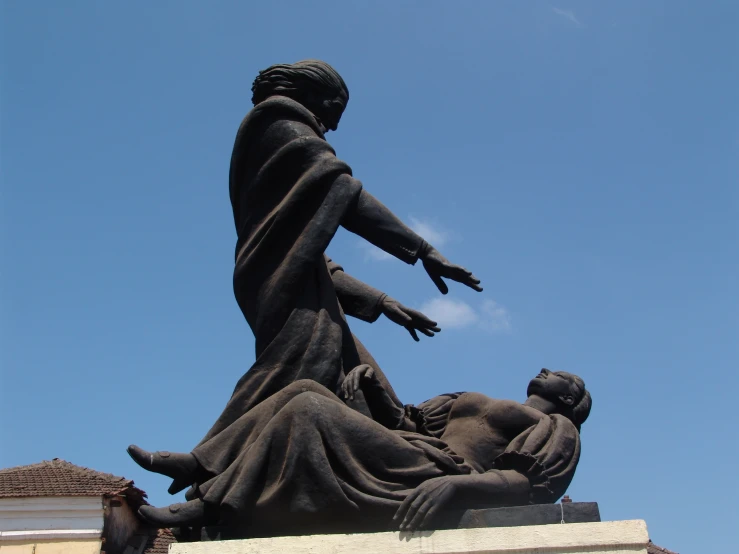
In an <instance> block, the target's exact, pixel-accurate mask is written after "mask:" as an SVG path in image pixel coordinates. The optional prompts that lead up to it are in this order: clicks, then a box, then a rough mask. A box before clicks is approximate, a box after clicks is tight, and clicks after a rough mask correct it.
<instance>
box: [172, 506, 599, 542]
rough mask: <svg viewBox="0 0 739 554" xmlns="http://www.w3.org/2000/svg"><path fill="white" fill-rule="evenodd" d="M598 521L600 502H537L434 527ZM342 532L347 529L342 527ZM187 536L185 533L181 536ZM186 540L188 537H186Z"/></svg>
mask: <svg viewBox="0 0 739 554" xmlns="http://www.w3.org/2000/svg"><path fill="white" fill-rule="evenodd" d="M563 520H564V522H565V523H595V522H599V521H600V511H599V510H598V503H597V502H564V503H561V504H534V505H532V506H514V507H507V508H486V509H484V510H462V511H451V510H450V511H446V512H442V513H439V514H438V515H437V517H436V522H435V526H434V527H435V529H436V530H437V531H440V530H447V529H478V528H483V527H485V528H488V527H520V526H523V525H549V524H553V523H561V522H562V521H563ZM393 530H394V529H389V528H388V527H387V522H384V521H383V522H373V521H371V520H369V519H366V520H365V521H364V526H363V529H361V532H363V533H377V532H383V531H393ZM196 533H197V532H195V533H191V536H192V535H195V536H192V538H191V539H190V540H198V538H199V539H200V540H201V541H223V540H234V539H249V538H255V537H254V535H253V534H252V535H250V533H254V529H238V528H236V529H234V528H230V527H219V526H211V527H203V528H202V530H201V531H200V537H198V536H197V534H196ZM339 533H342V534H343V533H344V532H343V531H340V532H339ZM182 538H185V537H182ZM180 540H182V539H180ZM185 540H187V539H185Z"/></svg>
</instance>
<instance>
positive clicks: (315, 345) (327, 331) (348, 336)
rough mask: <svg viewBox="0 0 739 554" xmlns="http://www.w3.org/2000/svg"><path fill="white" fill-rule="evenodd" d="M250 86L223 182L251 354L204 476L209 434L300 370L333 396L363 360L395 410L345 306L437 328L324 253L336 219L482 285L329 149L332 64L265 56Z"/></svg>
mask: <svg viewBox="0 0 739 554" xmlns="http://www.w3.org/2000/svg"><path fill="white" fill-rule="evenodd" d="M252 91H253V97H252V102H253V103H254V108H253V109H252V110H251V111H250V112H249V113H248V114H247V116H246V117H245V118H244V120H243V122H242V123H241V126H240V127H239V130H238V133H237V135H236V141H235V144H234V149H233V154H232V158H231V169H230V175H229V182H230V196H231V205H232V207H233V214H234V222H235V225H236V231H237V234H238V240H237V243H236V265H235V269H234V277H233V284H234V293H235V296H236V300H237V302H238V304H239V307H240V308H241V311H242V312H243V314H244V317H245V318H246V320H247V322H248V323H249V326H250V327H251V329H252V331H253V332H254V336H255V339H256V361H255V362H254V365H253V366H252V367H251V368H250V369H249V370H248V371H247V373H246V374H245V375H244V376H243V377H242V378H241V379H240V380H239V382H238V383H237V385H236V388H235V390H234V392H233V395H232V397H231V399H230V400H229V402H228V404H227V405H226V408H225V409H224V411H223V413H222V414H221V415H220V417H219V418H218V419H217V421H216V422H215V424H214V425H213V427H212V428H211V429H210V431H208V433H207V434H206V435H205V437H204V438H203V439H202V440H201V442H200V443H199V444H198V445H197V446H196V448H195V449H194V450H193V451H192V457H193V459H194V460H197V466H198V467H199V468H201V469H202V470H203V473H204V475H217V474H220V473H222V471H223V469H224V464H228V462H229V460H226V459H224V457H223V453H222V451H221V448H222V446H221V445H222V443H223V442H224V440H225V439H223V437H220V436H219V435H221V434H222V433H227V434H228V433H229V432H230V429H232V427H231V426H232V424H234V423H235V422H236V421H237V420H239V418H241V417H243V416H244V415H245V414H247V413H248V412H249V411H250V410H251V409H252V408H254V407H255V406H257V405H258V404H259V403H260V402H262V401H264V400H266V399H268V398H271V397H272V396H273V395H275V394H276V393H278V392H280V391H281V390H283V389H285V388H286V387H288V386H289V385H290V384H291V383H294V382H296V381H301V380H310V381H312V382H314V383H315V384H316V385H317V386H320V390H321V391H329V392H330V394H334V395H336V394H337V393H338V392H339V390H340V388H341V386H342V384H343V381H344V379H345V378H346V375H347V373H348V372H349V371H351V370H352V368H354V367H357V366H361V365H363V364H368V365H370V366H371V367H373V368H374V371H375V378H376V379H377V380H378V382H379V383H380V384H381V385H382V386H383V387H384V390H385V391H386V393H387V394H388V395H389V398H390V399H391V400H392V403H393V405H394V406H395V409H396V410H399V411H400V412H402V404H401V403H400V401H399V400H398V398H397V396H396V395H395V393H394V392H393V391H392V388H391V387H390V384H389V383H388V381H387V379H386V378H385V376H384V375H383V373H382V372H381V371H380V369H379V367H378V365H377V363H376V362H375V360H374V359H372V357H371V356H370V355H369V353H368V352H367V350H366V349H365V348H364V346H362V344H361V343H360V342H359V341H358V340H357V339H356V337H354V336H353V335H352V333H351V331H350V330H349V327H348V325H347V322H346V318H345V314H349V315H354V316H356V317H359V318H360V319H364V320H366V321H373V320H375V319H377V318H378V317H379V315H380V314H385V315H386V316H387V317H389V318H390V319H391V320H392V321H395V322H396V323H399V324H400V325H403V326H404V327H406V328H407V329H408V330H409V331H410V332H411V334H412V335H413V337H414V338H415V339H416V340H417V338H418V337H417V334H416V331H420V332H421V333H424V334H426V335H429V336H433V334H434V333H435V332H437V331H439V328H438V327H437V326H436V323H435V322H433V321H431V320H429V319H428V318H427V317H426V316H424V315H423V314H421V313H419V312H416V311H414V310H411V309H409V308H406V307H405V306H403V305H401V304H399V303H398V302H396V301H395V300H393V299H391V298H389V297H388V296H387V295H384V294H383V293H381V292H380V291H377V290H376V289H373V288H371V287H369V286H368V285H365V284H364V283H361V282H360V281H358V280H356V279H353V278H352V277H350V276H349V275H347V274H346V273H344V272H343V270H342V269H341V267H340V266H338V265H337V264H335V263H333V262H331V261H330V260H329V259H328V258H327V257H326V256H325V251H326V248H327V247H328V245H329V243H330V241H331V239H332V238H333V236H334V234H335V233H336V231H337V230H338V228H339V226H342V227H344V228H345V229H347V230H349V231H351V232H353V233H356V234H357V235H359V236H360V237H362V238H364V239H366V240H367V241H369V242H370V243H372V244H374V245H376V246H377V247H379V248H381V249H382V250H384V251H385V252H387V253H389V254H391V255H393V256H395V257H396V258H398V259H400V260H402V261H404V262H406V263H409V264H415V263H416V262H417V261H418V260H421V261H422V263H423V267H424V269H425V270H426V272H427V273H428V275H429V276H430V277H431V279H432V280H433V282H434V283H435V284H436V286H437V287H438V288H439V290H440V291H441V292H442V293H444V294H446V292H448V289H447V285H446V284H445V283H444V281H443V279H444V278H446V279H451V280H453V281H457V282H460V283H462V284H464V285H467V286H469V287H471V288H473V289H474V290H477V291H481V290H482V289H481V288H480V286H479V284H480V281H479V280H478V279H476V278H475V277H474V276H473V275H472V274H471V273H470V272H469V271H467V270H466V269H464V268H462V267H460V266H457V265H454V264H452V263H451V262H449V261H448V260H447V259H446V258H444V257H443V256H442V255H441V254H440V253H439V252H438V251H437V250H436V249H435V248H434V247H433V246H431V245H430V244H428V243H427V242H426V241H424V240H423V238H422V237H420V236H418V235H417V234H416V233H414V232H413V231H412V230H411V229H409V228H408V227H407V226H406V225H404V224H403V223H402V222H401V221H400V220H399V219H398V218H397V217H396V216H395V215H394V214H393V213H392V212H391V211H390V210H389V209H387V208H386V207H385V206H384V205H383V204H382V203H380V202H379V201H378V200H377V199H376V198H374V197H373V196H372V195H371V194H370V193H368V192H367V191H366V190H365V189H364V188H363V186H362V183H360V182H359V181H358V180H357V179H355V178H353V177H352V171H351V168H350V167H349V166H348V165H347V164H345V163H344V162H342V161H340V160H339V159H338V158H337V157H336V155H335V152H334V150H333V149H332V148H331V146H330V145H329V144H328V142H326V139H325V134H326V133H327V132H328V131H330V130H336V129H337V127H338V125H339V120H340V119H341V116H342V114H343V112H344V109H345V108H346V105H347V102H348V100H349V91H348V89H347V87H346V85H345V84H344V81H343V79H342V78H341V77H340V76H339V74H338V73H337V72H336V71H335V70H334V69H333V68H332V67H331V66H329V65H328V64H326V63H324V62H321V61H317V60H307V61H303V62H298V63H295V64H292V65H275V66H272V67H270V68H268V69H266V70H264V71H262V72H260V74H259V76H258V77H257V78H256V80H255V81H254V85H253V87H252ZM336 399H337V400H338V397H336ZM347 404H348V405H349V406H351V408H353V409H354V410H356V411H357V412H359V413H358V414H357V415H359V414H364V416H368V417H374V418H377V417H382V416H378V415H377V414H375V413H373V412H372V409H371V407H370V406H369V405H368V402H367V401H366V399H364V397H363V394H362V391H361V390H358V391H357V394H356V395H355V397H354V398H353V400H352V399H350V400H347ZM222 439H223V440H222ZM129 453H130V454H131V456H132V457H133V459H134V460H135V461H136V462H137V463H138V464H139V465H141V466H142V467H144V468H146V469H148V470H150V471H158V472H160V473H164V474H165V475H169V476H170V477H172V478H173V483H172V485H171V486H170V489H169V490H170V492H171V493H173V494H174V493H176V492H179V491H181V490H183V489H184V488H186V487H188V486H190V485H192V484H193V481H192V479H191V477H192V475H191V472H190V466H189V462H187V461H182V459H181V458H176V457H173V456H169V455H168V454H167V453H166V452H154V453H149V452H146V451H144V450H142V449H140V448H138V447H136V446H131V447H129ZM177 460H180V461H179V462H178V461H177ZM180 462H181V463H180ZM193 494H194V493H193Z"/></svg>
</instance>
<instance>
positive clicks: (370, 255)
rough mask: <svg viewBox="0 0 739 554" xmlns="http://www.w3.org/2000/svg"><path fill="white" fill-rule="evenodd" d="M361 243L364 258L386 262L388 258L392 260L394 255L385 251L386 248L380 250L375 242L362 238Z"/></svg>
mask: <svg viewBox="0 0 739 554" xmlns="http://www.w3.org/2000/svg"><path fill="white" fill-rule="evenodd" d="M359 245H360V246H361V248H362V249H363V250H364V259H365V261H367V260H372V261H375V262H384V261H386V260H392V259H393V257H392V256H391V255H390V254H388V253H387V252H385V251H384V250H380V249H379V248H377V247H376V246H375V245H374V244H370V243H369V242H367V241H365V240H362V241H361V242H360V243H359Z"/></svg>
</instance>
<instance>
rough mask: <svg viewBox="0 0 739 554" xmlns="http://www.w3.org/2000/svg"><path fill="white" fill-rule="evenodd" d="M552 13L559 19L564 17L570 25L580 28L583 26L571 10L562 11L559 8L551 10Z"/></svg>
mask: <svg viewBox="0 0 739 554" xmlns="http://www.w3.org/2000/svg"><path fill="white" fill-rule="evenodd" d="M552 11H553V12H554V13H556V14H557V15H558V16H560V17H564V18H565V19H567V20H569V21H570V22H571V23H574V24H575V25H577V26H578V27H582V26H583V24H582V23H580V20H579V19H578V18H577V16H576V15H575V12H573V11H572V10H563V9H560V8H552Z"/></svg>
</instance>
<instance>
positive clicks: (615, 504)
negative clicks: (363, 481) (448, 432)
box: [0, 0, 739, 553]
mask: <svg viewBox="0 0 739 554" xmlns="http://www.w3.org/2000/svg"><path fill="white" fill-rule="evenodd" d="M252 4H253V5H254V6H252ZM256 4H257V3H246V2H226V1H223V2H218V3H216V4H211V3H205V2H201V3H196V2H140V1H139V2H127V3H125V5H124V4H114V3H108V2H105V3H98V2H91V1H88V2H77V1H70V0H67V1H65V2H32V1H27V2H3V3H2V4H0V7H1V9H2V12H1V17H2V33H0V34H1V35H2V73H1V74H0V81H1V82H2V85H1V86H2V89H1V90H0V94H1V96H0V99H1V102H2V104H1V112H0V115H1V118H2V119H1V121H0V123H1V144H0V146H1V151H0V154H1V158H0V162H1V165H0V167H1V171H2V189H1V192H0V194H1V196H0V202H1V203H2V214H1V216H0V217H1V219H2V250H0V253H1V256H2V264H0V267H1V273H0V275H1V279H2V281H1V286H2V296H1V301H2V304H1V305H0V309H1V312H0V313H1V315H2V319H1V321H2V323H1V325H2V327H1V328H0V331H1V335H0V336H1V341H2V342H1V344H0V356H1V358H0V363H1V364H2V383H1V388H2V399H1V401H0V404H1V410H2V413H1V415H0V421H2V438H1V440H0V466H2V467H7V466H13V465H20V464H29V463H34V462H37V461H40V460H42V459H50V458H53V457H61V458H64V459H66V460H69V461H71V462H74V463H77V464H81V465H85V466H89V467H93V468H95V469H98V470H101V471H108V472H112V473H116V474H119V475H124V476H126V477H129V478H133V479H134V480H135V481H136V484H137V485H139V486H141V487H142V488H144V489H145V490H146V491H147V492H148V493H149V495H150V499H151V500H152V502H153V503H154V504H156V505H162V504H165V503H169V502H170V499H171V497H169V496H168V495H167V494H166V487H167V485H168V482H167V481H166V480H165V479H164V478H159V477H157V476H155V475H149V474H147V473H146V472H144V471H143V470H141V469H139V468H138V467H137V466H135V465H134V464H133V462H132V461H131V460H130V459H129V458H128V456H127V454H126V453H125V447H126V446H127V445H128V444H129V443H131V442H135V443H137V444H139V445H141V446H142V447H144V448H149V449H167V450H172V451H188V450H189V449H190V448H191V447H192V446H194V444H195V443H197V442H198V440H199V439H200V438H201V436H202V435H203V434H204V432H205V431H206V430H207V429H208V428H209V427H210V425H211V423H212V422H213V421H214V420H215V418H216V416H217V415H218V414H219V413H220V410H221V408H222V407H223V406H224V404H225V402H226V400H227V399H228V397H229V395H230V393H231V391H232V389H233V386H234V384H235V383H236V381H237V379H238V378H239V376H240V375H241V374H242V373H243V372H244V371H245V370H246V369H247V368H248V367H249V366H250V365H251V363H252V362H253V357H254V354H253V352H254V350H253V348H254V345H253V336H252V334H251V332H250V330H249V328H248V326H247V325H246V323H245V322H244V320H243V318H242V316H241V313H240V312H239V310H238V307H237V306H236V303H235V301H234V299H233V296H232V291H231V271H232V264H233V247H234V244H235V232H234V229H233V221H232V216H231V208H230V204H229V200H228V190H227V189H228V184H227V177H228V164H229V158H230V155H231V147H232V144H233V138H234V135H235V132H236V129H237V127H238V124H239V122H240V120H241V118H242V117H243V116H244V114H245V113H246V112H247V111H248V109H249V108H250V106H251V104H250V97H251V95H250V91H249V89H250V86H251V82H252V80H253V78H254V77H255V75H256V73H257V72H258V70H260V69H263V68H265V67H267V66H269V65H271V64H272V63H280V62H293V61H297V60H300V59H304V58H309V57H313V58H322V59H325V60H326V61H328V62H329V63H331V64H333V65H334V66H335V67H336V68H337V69H338V70H339V71H340V72H341V74H342V75H343V77H344V79H345V80H346V82H347V83H348V85H349V88H350V91H351V100H350V102H349V106H348V110H347V112H346V114H345V116H344V119H343V120H342V123H341V126H340V128H339V131H338V132H337V133H330V134H329V136H328V138H329V141H330V142H331V143H332V144H333V145H334V147H335V148H336V150H337V153H338V155H339V157H341V158H342V159H344V160H345V161H347V162H348V163H349V164H350V165H351V166H352V167H353V169H354V173H355V175H356V176H357V177H358V178H359V179H360V180H362V181H363V182H364V184H365V186H366V187H367V189H368V190H370V191H371V192H372V193H373V194H374V195H376V196H377V197H378V198H380V199H381V200H382V201H383V202H384V203H385V204H387V205H388V206H389V207H390V208H391V209H393V210H394V211H395V212H396V213H397V214H398V215H399V216H400V217H402V218H403V219H404V220H405V221H407V222H409V223H411V224H413V225H414V227H416V228H417V229H418V230H420V231H422V233H424V234H425V235H426V236H427V238H429V240H430V242H432V243H434V244H436V245H437V246H438V247H439V249H440V250H441V251H442V252H443V253H444V254H445V255H446V256H447V257H449V258H450V259H451V260H452V261H455V262H457V263H460V264H462V265H465V266H467V267H469V268H470V269H472V270H473V271H474V272H475V274H476V275H477V276H478V277H480V278H481V279H482V281H483V285H484V286H485V291H484V292H483V293H482V294H476V293H474V292H472V291H470V290H465V289H464V288H463V287H461V286H452V290H451V293H450V294H449V295H448V296H447V297H441V296H440V295H439V294H438V292H437V291H436V289H435V287H434V285H433V283H432V282H431V281H430V280H429V279H428V278H427V277H426V275H425V273H424V272H423V270H422V269H421V267H420V266H418V267H411V266H407V265H405V264H403V263H402V262H399V261H397V260H393V259H383V258H382V256H378V253H377V252H376V251H373V250H371V249H368V248H367V247H366V246H365V245H363V244H362V242H361V240H360V239H359V238H358V237H356V236H354V235H351V234H349V233H347V232H346V231H340V232H339V234H338V235H337V236H336V238H335V240H334V242H333V243H332V245H331V248H330V250H329V253H330V254H331V255H332V257H334V258H335V259H337V260H338V261H340V262H341V263H342V264H343V265H344V267H345V269H346V270H347V272H349V273H352V274H353V275H355V276H357V277H359V278H361V279H363V280H365V281H367V282H368V283H370V284H372V285H374V286H376V287H377V288H380V289H381V290H384V291H385V292H387V293H389V294H390V295H391V296H393V297H395V298H397V299H398V300H400V301H401V302H403V303H405V304H407V305H409V306H413V307H425V308H426V309H428V310H429V311H430V312H433V314H434V315H435V316H437V317H438V318H439V320H440V322H441V325H442V327H444V330H443V331H442V333H441V334H440V335H439V336H437V337H435V338H433V339H428V340H423V341H422V342H421V343H419V344H416V343H414V342H413V341H412V340H411V339H410V337H409V336H408V333H407V332H406V331H404V330H403V329H401V328H400V327H397V326H395V325H394V324H393V323H391V322H389V321H388V320H384V321H383V320H380V321H378V322H377V323H375V324H373V325H367V324H365V323H362V322H359V321H352V322H351V324H352V326H353V329H354V331H355V333H356V334H357V335H359V336H360V338H361V339H362V340H363V341H364V342H365V344H366V345H367V346H368V348H369V349H370V351H371V352H372V353H373V354H374V356H375V358H377V360H378V362H379V363H380V364H381V365H382V367H383V369H384V370H385V372H386V373H387V374H388V375H389V377H390V379H391V380H392V382H393V384H394V386H395V387H396V390H397V391H398V393H399V395H400V396H401V398H402V399H403V400H404V401H405V402H420V401H423V400H424V399H426V398H428V397H430V396H433V395H435V394H439V393H443V392H449V391H456V390H474V391H480V392H485V393H487V394H489V395H491V396H495V397H501V398H513V399H521V400H523V398H524V396H525V395H524V393H525V389H526V384H527V382H528V380H529V379H530V378H531V377H533V375H534V374H536V373H537V371H538V370H539V369H540V368H542V367H548V368H550V369H562V370H567V371H571V372H574V373H577V374H579V375H581V376H582V377H583V378H584V379H585V382H586V384H587V386H588V388H589V389H590V390H591V391H592V394H593V398H594V406H593V412H592V415H591V418H590V419H589V420H588V422H587V423H586V424H585V426H584V428H583V455H582V458H581V462H580V466H579V468H578V471H577V475H576V477H575V480H574V482H573V484H572V486H571V488H570V490H569V493H568V494H569V495H570V496H571V497H572V498H573V499H575V500H578V501H597V502H599V503H600V509H601V514H602V516H603V518H604V519H612V520H613V519H638V518H643V519H646V521H647V524H648V527H649V530H650V534H651V536H652V538H653V540H655V541H656V542H657V543H659V544H663V545H664V546H666V547H668V548H671V549H673V550H678V551H680V552H681V553H685V552H706V551H709V550H711V551H719V550H720V549H721V548H724V549H728V548H729V545H730V544H731V545H735V539H734V538H733V535H734V527H735V524H736V521H737V517H738V516H739V513H738V511H737V507H736V504H735V501H734V499H735V497H736V495H737V493H738V492H739V478H738V477H737V466H736V460H737V457H738V456H739V447H738V446H737V440H736V437H737V432H736V426H737V424H738V423H739V418H737V415H736V395H737V391H739V378H737V346H736V336H737V329H738V325H737V323H738V321H737V308H738V307H739V306H738V296H737V288H736V283H737V282H738V281H737V277H739V275H738V274H739V271H738V269H739V268H738V267H737V257H736V249H737V238H738V236H737V235H738V233H737V231H738V230H737V216H738V215H739V213H738V212H739V198H738V196H739V194H738V192H737V177H738V176H739V164H738V162H737V160H738V158H737V146H739V140H738V134H737V131H738V130H739V110H737V104H736V99H737V98H739V81H738V80H737V77H736V75H737V73H736V61H737V51H738V47H739V41H738V40H737V35H736V28H737V24H738V23H739V4H737V3H735V2H732V1H714V2H708V3H698V2H682V1H670V2H668V1H651V2H641V1H634V0H630V1H625V0H622V1H620V2H584V1H568V2H565V3H562V2H553V3H550V2H539V1H531V2H515V3H514V2H487V1H478V2H473V1H465V2H440V1H403V2H390V1H382V2H371V3H370V2H347V1H345V0H344V1H340V2H339V1H337V2H328V1H321V2H310V3H308V2H297V1H294V2H278V1H273V2H262V3H259V6H258V7H256ZM709 547H710V548H709Z"/></svg>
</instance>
